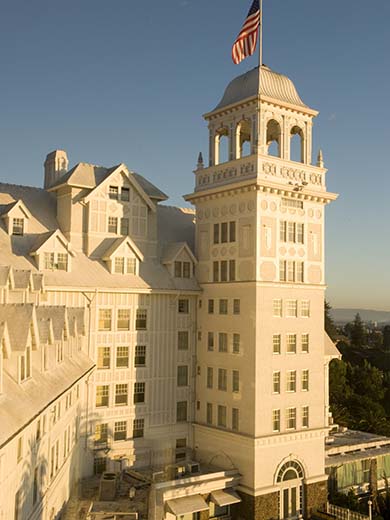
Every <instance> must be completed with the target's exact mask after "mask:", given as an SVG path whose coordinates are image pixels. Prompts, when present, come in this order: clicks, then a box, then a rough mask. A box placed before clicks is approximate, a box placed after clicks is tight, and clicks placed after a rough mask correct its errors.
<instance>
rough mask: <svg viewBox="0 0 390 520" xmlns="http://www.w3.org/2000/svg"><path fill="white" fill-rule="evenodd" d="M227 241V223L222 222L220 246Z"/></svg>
mask: <svg viewBox="0 0 390 520" xmlns="http://www.w3.org/2000/svg"><path fill="white" fill-rule="evenodd" d="M227 241H228V223H227V222H222V224H221V244H224V243H226V242H227Z"/></svg>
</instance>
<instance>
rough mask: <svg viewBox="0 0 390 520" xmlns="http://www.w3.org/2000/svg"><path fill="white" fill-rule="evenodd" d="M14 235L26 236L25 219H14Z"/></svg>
mask: <svg viewBox="0 0 390 520" xmlns="http://www.w3.org/2000/svg"><path fill="white" fill-rule="evenodd" d="M12 234H13V235H17V236H23V235H24V218H13V219H12Z"/></svg>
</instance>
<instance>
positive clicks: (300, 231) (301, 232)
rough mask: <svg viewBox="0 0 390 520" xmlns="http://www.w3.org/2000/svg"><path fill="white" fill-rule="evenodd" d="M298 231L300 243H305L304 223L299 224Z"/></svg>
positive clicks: (297, 237) (297, 236)
mask: <svg viewBox="0 0 390 520" xmlns="http://www.w3.org/2000/svg"><path fill="white" fill-rule="evenodd" d="M296 232H297V235H296V239H297V242H298V244H303V243H304V224H297V229H296Z"/></svg>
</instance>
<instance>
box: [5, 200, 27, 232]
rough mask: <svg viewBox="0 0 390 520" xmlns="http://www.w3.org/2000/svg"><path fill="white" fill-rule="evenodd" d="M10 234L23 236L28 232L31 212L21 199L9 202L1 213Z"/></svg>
mask: <svg viewBox="0 0 390 520" xmlns="http://www.w3.org/2000/svg"><path fill="white" fill-rule="evenodd" d="M1 218H2V219H3V220H4V224H5V228H6V230H7V233H8V234H9V235H10V236H23V235H25V234H26V233H27V232H28V222H29V220H30V219H31V213H30V211H29V210H28V209H27V207H26V205H25V204H24V202H23V201H22V200H18V201H16V202H13V203H11V204H9V205H8V206H7V207H6V208H5V211H4V213H3V214H2V215H1Z"/></svg>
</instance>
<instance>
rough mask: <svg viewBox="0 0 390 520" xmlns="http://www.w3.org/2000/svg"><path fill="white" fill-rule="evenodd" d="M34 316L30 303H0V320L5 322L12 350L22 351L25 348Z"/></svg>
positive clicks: (32, 306)
mask: <svg viewBox="0 0 390 520" xmlns="http://www.w3.org/2000/svg"><path fill="white" fill-rule="evenodd" d="M34 318H35V316H34V305H33V304H32V303H6V304H0V321H1V322H5V323H7V327H8V332H9V339H10V344H11V349H12V350H14V351H23V350H24V349H25V348H26V345H27V339H28V334H29V332H30V330H31V325H32V324H33V320H34ZM37 339H38V338H37Z"/></svg>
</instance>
